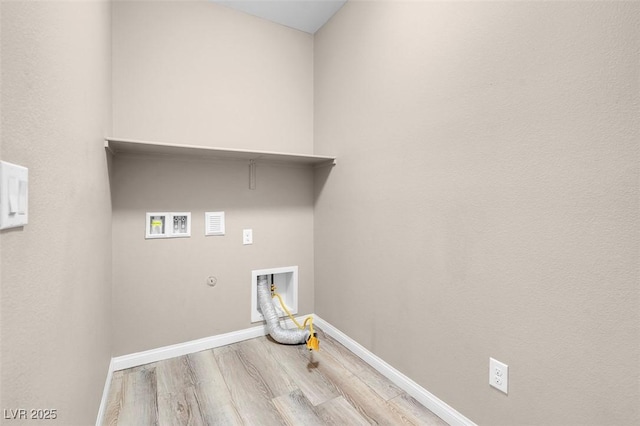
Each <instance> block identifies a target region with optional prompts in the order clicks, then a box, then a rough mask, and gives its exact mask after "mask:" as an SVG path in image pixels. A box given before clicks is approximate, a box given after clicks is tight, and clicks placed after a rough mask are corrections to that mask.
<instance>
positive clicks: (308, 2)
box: [213, 0, 347, 34]
mask: <svg viewBox="0 0 640 426" xmlns="http://www.w3.org/2000/svg"><path fill="white" fill-rule="evenodd" d="M213 2H214V3H218V4H221V5H224V6H228V7H231V8H233V9H236V10H240V11H242V12H245V13H248V14H250V15H253V16H257V17H259V18H264V19H267V20H269V21H272V22H275V23H277V24H281V25H285V26H287V27H291V28H295V29H297V30H300V31H304V32H306V33H310V34H314V33H315V32H316V31H318V30H319V29H320V28H321V27H322V26H323V25H324V24H325V23H326V22H327V21H328V20H329V19H331V17H332V16H333V15H334V14H335V13H336V12H337V11H338V10H339V9H340V8H341V7H342V6H343V5H344V4H345V3H346V2H347V0H213Z"/></svg>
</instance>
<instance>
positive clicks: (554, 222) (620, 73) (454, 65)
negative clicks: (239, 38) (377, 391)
mask: <svg viewBox="0 0 640 426" xmlns="http://www.w3.org/2000/svg"><path fill="white" fill-rule="evenodd" d="M639 8H640V5H639V4H637V3H635V4H634V3H615V4H612V3H604V2H597V3H596V2H594V3H553V2H551V3H550V2H538V3H515V2H514V3H507V2H497V3H486V2H477V3H458V2H452V3H445V2H408V3H388V2H375V3H374V2H353V1H351V2H348V3H347V4H346V6H345V7H344V8H343V9H342V10H341V11H339V12H338V14H337V15H336V16H335V17H334V18H333V20H332V21H331V22H329V24H327V26H325V27H324V28H323V29H322V30H320V32H319V33H317V34H316V37H315V70H314V72H315V150H316V153H317V154H332V155H336V156H337V157H338V158H339V165H338V167H336V168H335V169H334V170H333V171H332V173H331V176H330V177H329V178H328V180H327V181H326V184H325V186H324V189H323V190H321V191H320V193H319V195H318V201H317V204H316V210H315V231H316V232H315V265H316V270H315V279H316V294H315V311H316V313H318V314H319V315H320V316H322V317H323V318H324V319H326V320H328V321H329V322H331V323H332V324H334V325H335V326H337V327H338V328H340V329H341V330H343V331H344V332H346V333H347V334H348V335H349V336H351V337H353V338H355V339H356V340H357V341H358V342H360V343H361V344H363V345H364V346H366V347H367V348H369V349H371V350H372V351H373V352H374V353H376V354H377V355H378V356H380V357H381V358H383V359H384V360H386V361H388V362H389V363H390V364H392V365H393V366H394V367H396V368H398V369H399V370H401V371H402V372H404V373H405V374H407V375H408V376H409V377H411V378H412V379H414V380H416V381H417V382H418V383H419V384H420V385H422V386H423V387H425V388H426V389H428V390H429V391H430V392H432V393H434V394H435V395H436V396H437V397H439V398H441V399H442V400H444V401H445V402H447V403H449V404H450V405H452V406H453V407H454V408H456V409H457V410H459V411H460V412H461V413H463V414H464V415H466V416H468V417H469V418H470V419H472V420H473V421H475V422H477V423H479V424H492V425H498V424H505V425H506V424H508V425H514V424H520V425H521V424H538V425H539V424H545V425H568V424H576V425H578V424H579V425H586V424H594V425H595V424H599V425H602V424H616V425H631V424H638V423H640V413H639V410H640V408H639V405H638V401H640V394H639V386H640V382H639V361H640V359H639V352H640V350H639V344H640V336H639V331H638V329H639V320H640V318H639V312H640V306H639V293H638V291H639V287H638V282H639V276H638V266H639V264H638V262H639V251H638V248H639V238H638V237H639V235H638V232H639V225H640V223H639V220H638V219H639V214H638V207H639V202H638V201H639V198H638V193H639V191H638V169H639V161H638V160H639V156H638V129H639V126H638V117H639V112H640V111H639V109H638V105H639V102H640V96H639V87H638V85H639V78H638V76H639V72H640V67H639V62H638V61H639V55H638V49H639V47H640V46H639V40H640V33H639V30H638V29H639V28H640V22H639V17H640V9H639ZM319 181H320V180H319ZM490 356H492V357H495V358H497V359H498V360H501V361H503V362H505V363H507V364H508V365H509V374H510V382H509V388H510V392H509V395H508V396H506V395H504V394H502V393H500V392H498V391H496V390H495V389H492V388H490V387H489V385H488V358H489V357H490Z"/></svg>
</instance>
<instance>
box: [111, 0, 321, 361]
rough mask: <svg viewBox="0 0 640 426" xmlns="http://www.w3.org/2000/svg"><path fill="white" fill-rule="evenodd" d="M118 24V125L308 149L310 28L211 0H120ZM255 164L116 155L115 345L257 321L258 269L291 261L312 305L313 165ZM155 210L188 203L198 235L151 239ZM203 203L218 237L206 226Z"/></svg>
mask: <svg viewBox="0 0 640 426" xmlns="http://www.w3.org/2000/svg"><path fill="white" fill-rule="evenodd" d="M112 28H113V30H112V39H113V100H114V101H113V108H114V134H115V135H117V136H119V137H125V138H137V139H144V140H157V141H165V142H170V143H176V144H181V143H186V144H190V143H191V144H193V143H195V144H200V145H207V146H221V147H230V148H240V149H263V150H270V151H293V152H299V153H311V151H312V149H313V144H312V138H313V127H312V124H313V115H312V113H313V110H312V109H313V80H312V79H313V39H312V37H311V36H310V35H309V34H306V33H303V32H300V31H296V30H293V29H290V28H286V27H283V26H281V25H277V24H274V23H271V22H267V21H264V20H261V19H258V18H255V17H252V16H249V15H246V14H243V13H240V12H237V11H234V10H231V9H227V8H225V7H222V6H219V5H216V4H213V3H209V2H115V3H113V22H112ZM257 174H258V177H257V188H256V190H255V191H253V190H249V189H248V179H249V174H248V163H247V162H240V161H228V162H224V161H221V162H205V161H183V160H175V161H173V160H170V161H164V160H162V159H159V158H151V159H147V160H144V159H141V158H116V159H115V160H114V173H113V177H114V181H113V185H112V193H113V198H114V215H113V253H114V265H113V271H114V282H113V286H114V293H113V294H114V354H115V355H123V354H128V353H131V352H135V351H141V350H147V349H153V348H157V347H159V346H164V345H169V344H175V343H181V342H184V341H188V340H192V339H196V338H202V337H208V336H212V335H215V334H219V333H224V332H229V331H235V330H239V329H243V328H246V327H249V326H251V325H252V324H251V323H250V319H251V316H250V304H251V298H250V294H251V293H250V290H251V287H250V282H251V271H252V270H254V269H262V268H273V267H281V266H292V265H298V266H299V268H300V270H299V274H300V275H299V281H300V282H299V286H300V287H299V292H300V293H299V312H300V314H302V313H311V312H313V294H314V290H313V191H314V186H313V179H314V175H313V171H312V170H311V169H300V168H293V167H287V166H285V167H272V166H268V165H262V164H259V165H258V170H257ZM150 211H190V212H191V214H192V218H193V229H192V237H191V238H188V239H181V240H178V239H174V240H145V239H144V236H145V235H144V220H145V213H146V212H150ZM205 211H225V213H226V220H227V227H228V228H227V235H226V236H224V237H205V236H204V212H205ZM244 228H252V229H253V231H254V244H253V245H250V246H243V245H242V237H241V235H242V229H244ZM209 275H214V276H216V277H217V278H218V285H217V286H216V287H215V288H210V287H208V286H206V284H205V280H206V278H207V276H209Z"/></svg>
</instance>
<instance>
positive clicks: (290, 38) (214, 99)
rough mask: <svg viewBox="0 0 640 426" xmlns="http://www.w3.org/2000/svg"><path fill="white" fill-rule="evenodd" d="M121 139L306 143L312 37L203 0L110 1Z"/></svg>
mask: <svg viewBox="0 0 640 426" xmlns="http://www.w3.org/2000/svg"><path fill="white" fill-rule="evenodd" d="M113 105H114V115H113V124H114V127H113V130H114V133H115V134H116V135H118V136H120V137H125V138H133V139H136V138H137V139H145V140H157V141H168V142H175V143H192V144H198V145H208V146H218V147H229V148H245V149H261V150H269V151H285V152H286V151H291V152H301V153H309V154H310V153H312V151H313V127H312V123H313V37H312V36H311V35H310V34H307V33H304V32H301V31H297V30H293V29H291V28H287V27H284V26H281V25H277V24H274V23H271V22H268V21H265V20H262V19H259V18H256V17H253V16H250V15H247V14H244V13H242V12H238V11H235V10H233V9H229V8H226V7H223V6H220V5H217V4H214V3H211V2H207V1H172V2H115V3H114V4H113Z"/></svg>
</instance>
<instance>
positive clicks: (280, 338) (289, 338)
mask: <svg viewBox="0 0 640 426" xmlns="http://www.w3.org/2000/svg"><path fill="white" fill-rule="evenodd" d="M258 306H260V311H261V312H262V316H263V317H264V320H265V321H266V323H267V332H268V333H269V334H270V335H271V337H273V340H275V341H276V342H278V343H284V344H285V345H298V344H300V343H305V342H306V341H307V339H309V334H310V333H309V331H308V330H306V329H305V330H300V329H299V328H292V329H287V328H282V327H281V326H280V319H279V318H278V313H277V312H276V308H275V306H273V299H272V297H271V288H270V286H269V280H268V279H267V276H266V275H260V276H258Z"/></svg>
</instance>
